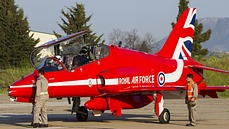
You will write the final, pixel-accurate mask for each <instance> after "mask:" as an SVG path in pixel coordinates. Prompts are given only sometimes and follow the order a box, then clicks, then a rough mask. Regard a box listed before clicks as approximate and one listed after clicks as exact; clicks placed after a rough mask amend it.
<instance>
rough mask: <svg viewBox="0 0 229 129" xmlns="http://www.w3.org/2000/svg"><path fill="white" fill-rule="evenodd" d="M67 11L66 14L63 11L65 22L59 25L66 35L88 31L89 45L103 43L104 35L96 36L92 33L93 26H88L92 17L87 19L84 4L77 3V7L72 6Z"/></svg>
mask: <svg viewBox="0 0 229 129" xmlns="http://www.w3.org/2000/svg"><path fill="white" fill-rule="evenodd" d="M67 9H68V11H66V12H65V11H64V10H62V11H61V13H62V15H63V16H64V18H63V17H61V21H62V22H63V24H60V23H58V25H59V27H60V28H61V29H62V30H63V31H64V32H65V34H67V35H69V34H72V33H76V32H79V31H83V30H88V32H89V33H88V34H87V36H86V42H87V43H89V44H97V43H98V42H100V41H101V38H102V36H103V34H102V35H100V36H96V33H94V32H92V30H91V29H90V27H91V25H92V24H89V25H88V22H89V21H90V19H91V17H92V15H90V16H88V17H86V14H85V8H84V5H83V4H78V3H76V7H73V6H72V7H71V8H67ZM54 34H55V35H56V36H57V37H60V36H61V35H60V34H58V33H56V32H55V31H54ZM102 42H104V41H102Z"/></svg>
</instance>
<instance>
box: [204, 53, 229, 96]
mask: <svg viewBox="0 0 229 129" xmlns="http://www.w3.org/2000/svg"><path fill="white" fill-rule="evenodd" d="M228 62H229V57H228V56H224V57H222V58H217V57H213V56H212V57H210V58H207V59H206V60H204V61H201V63H203V64H204V65H205V66H208V67H213V68H218V69H223V70H227V71H229V63H228ZM204 77H205V78H206V79H205V82H206V83H207V85H208V86H229V74H224V73H217V72H213V71H206V70H205V71H204ZM217 94H218V96H219V97H220V98H229V90H226V91H225V92H218V93H217Z"/></svg>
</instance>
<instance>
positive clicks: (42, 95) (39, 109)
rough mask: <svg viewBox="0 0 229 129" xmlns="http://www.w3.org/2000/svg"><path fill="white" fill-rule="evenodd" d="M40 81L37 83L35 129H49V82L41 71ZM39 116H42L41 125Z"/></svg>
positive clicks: (39, 74)
mask: <svg viewBox="0 0 229 129" xmlns="http://www.w3.org/2000/svg"><path fill="white" fill-rule="evenodd" d="M38 76H39V77H38V79H37V82H36V87H37V89H36V95H35V107H34V115H33V128H38V127H48V117H47V113H46V110H47V101H48V99H49V95H48V81H47V79H46V78H45V77H44V71H43V70H41V69H40V70H39V72H38ZM39 114H41V124H39Z"/></svg>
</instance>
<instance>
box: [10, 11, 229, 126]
mask: <svg viewBox="0 0 229 129" xmlns="http://www.w3.org/2000/svg"><path fill="white" fill-rule="evenodd" d="M195 19H196V9H195V8H189V9H187V10H186V11H185V12H184V13H183V14H182V15H181V17H180V18H179V21H178V22H177V24H176V26H175V27H174V29H173V30H172V32H171V34H170V36H169V37H168V39H167V41H166V42H165V45H164V46H163V48H162V49H161V50H160V51H159V52H158V53H156V54H155V55H153V54H150V53H144V52H138V51H133V50H129V49H125V48H120V47H117V46H115V45H110V46H109V45H105V44H98V45H87V47H85V46H83V45H84V44H85V39H86V38H85V35H86V34H87V31H82V32H79V33H75V34H72V35H68V36H65V37H62V38H59V39H56V40H53V41H50V42H48V43H45V44H43V45H41V46H39V47H38V48H36V49H35V50H34V51H33V52H32V54H31V62H32V65H33V66H35V67H36V69H35V71H34V72H33V73H32V74H29V75H27V76H26V77H23V78H22V79H20V80H18V81H16V82H14V83H13V84H12V85H11V86H9V96H10V98H11V100H13V101H16V102H34V96H35V90H36V86H35V85H34V81H36V78H37V74H38V69H43V70H44V71H45V77H46V78H47V79H48V82H49V89H48V92H49V96H50V98H71V97H90V100H88V101H87V102H86V103H85V104H84V106H81V107H79V110H78V111H77V119H78V120H79V121H86V120H87V118H88V109H89V110H92V112H93V115H95V116H97V115H100V114H101V113H103V112H104V111H105V110H110V111H111V112H112V114H113V115H114V116H121V115H122V109H136V108H141V107H144V106H146V105H148V104H150V103H151V102H153V101H155V113H156V115H157V116H158V118H159V122H160V123H169V121H170V112H169V110H168V109H166V108H164V107H163V104H164V100H163V95H164V94H167V93H171V94H177V95H178V96H181V93H182V91H186V90H187V88H186V87H187V82H186V80H185V78H186V75H187V74H189V73H191V74H193V75H194V81H195V82H196V83H197V84H198V87H199V94H200V95H203V96H206V95H208V96H210V97H212V98H216V97H217V94H216V92H222V91H224V90H226V89H229V87H225V86H209V87H208V86H207V85H206V83H205V82H204V81H203V80H204V77H203V70H211V71H216V72H222V73H226V74H229V71H225V70H219V69H215V68H209V67H205V66H203V65H202V64H200V63H198V62H196V61H194V60H193V59H192V58H191V51H192V43H193V35H194V24H195ZM86 44H88V43H86ZM83 52H84V55H85V53H86V56H84V55H83V54H82V53H83ZM85 57H86V58H85Z"/></svg>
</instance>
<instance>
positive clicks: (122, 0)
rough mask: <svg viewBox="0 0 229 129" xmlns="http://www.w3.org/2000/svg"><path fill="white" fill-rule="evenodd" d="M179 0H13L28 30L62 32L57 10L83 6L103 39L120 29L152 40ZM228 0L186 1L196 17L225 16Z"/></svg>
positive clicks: (165, 30)
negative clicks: (147, 33)
mask: <svg viewBox="0 0 229 129" xmlns="http://www.w3.org/2000/svg"><path fill="white" fill-rule="evenodd" d="M178 1H179V0H15V2H16V4H17V5H18V6H19V7H21V8H23V9H24V13H25V16H27V17H28V20H29V23H30V29H31V30H35V31H41V32H47V33H52V32H53V30H55V31H57V32H59V33H62V34H63V32H62V31H61V30H60V28H59V26H58V25H57V22H59V23H61V21H60V17H62V15H61V13H60V11H61V9H64V10H66V7H70V6H75V3H76V2H78V3H82V4H84V5H85V10H86V15H87V16H89V15H91V14H93V16H92V19H91V21H90V22H91V23H92V24H93V25H92V30H93V31H95V32H96V33H98V34H102V33H104V34H105V35H104V39H108V38H107V35H108V33H110V32H111V31H112V30H113V29H117V28H118V29H121V30H124V31H127V30H132V29H137V30H138V31H139V34H141V35H143V34H144V33H146V32H150V33H152V34H153V35H154V37H155V38H156V40H160V39H161V38H163V37H165V36H166V35H168V34H169V32H170V31H171V22H172V21H175V20H176V16H177V13H178ZM228 6H229V0H190V3H189V7H195V8H197V18H205V17H229V7H228Z"/></svg>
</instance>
